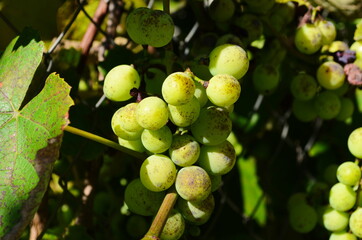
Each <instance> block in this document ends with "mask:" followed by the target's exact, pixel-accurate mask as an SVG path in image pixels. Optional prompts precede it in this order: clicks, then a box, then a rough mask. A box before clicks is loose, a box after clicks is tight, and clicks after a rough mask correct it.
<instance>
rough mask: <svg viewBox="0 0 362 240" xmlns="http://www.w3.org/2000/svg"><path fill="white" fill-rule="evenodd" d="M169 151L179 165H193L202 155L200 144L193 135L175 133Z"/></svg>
mask: <svg viewBox="0 0 362 240" xmlns="http://www.w3.org/2000/svg"><path fill="white" fill-rule="evenodd" d="M168 153H169V155H170V158H171V160H172V161H173V162H174V163H175V164H176V165H177V166H180V167H186V166H191V165H192V164H194V163H195V162H196V161H197V159H198V158H199V156H200V145H199V143H198V142H197V141H196V140H195V138H194V137H192V136H191V135H188V134H184V135H174V136H173V139H172V144H171V147H170V148H169V150H168Z"/></svg>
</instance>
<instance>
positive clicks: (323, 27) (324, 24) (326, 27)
mask: <svg viewBox="0 0 362 240" xmlns="http://www.w3.org/2000/svg"><path fill="white" fill-rule="evenodd" d="M316 26H317V28H318V29H319V31H320V32H321V34H322V45H328V44H330V43H332V42H333V41H334V39H335V38H336V35H337V31H336V27H335V26H334V24H333V22H331V21H327V20H319V21H317V22H316Z"/></svg>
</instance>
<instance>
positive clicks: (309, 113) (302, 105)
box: [292, 99, 317, 122]
mask: <svg viewBox="0 0 362 240" xmlns="http://www.w3.org/2000/svg"><path fill="white" fill-rule="evenodd" d="M292 112H293V115H294V116H295V117H296V118H297V119H298V120H299V121H301V122H311V121H313V120H315V119H316V118H317V111H316V109H315V107H314V101H313V99H311V100H308V101H302V100H298V99H294V100H293V103H292Z"/></svg>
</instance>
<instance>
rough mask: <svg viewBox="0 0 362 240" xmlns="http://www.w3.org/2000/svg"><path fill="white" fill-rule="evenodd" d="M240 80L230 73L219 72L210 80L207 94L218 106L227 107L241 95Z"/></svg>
mask: <svg viewBox="0 0 362 240" xmlns="http://www.w3.org/2000/svg"><path fill="white" fill-rule="evenodd" d="M240 92H241V86H240V83H239V81H238V80H237V79H236V78H234V77H233V76H231V75H229V74H217V75H215V76H214V77H212V78H211V79H210V80H209V83H208V86H207V88H206V94H207V97H208V98H209V100H210V101H211V102H212V103H213V104H215V105H216V106H220V107H226V106H230V105H232V104H234V103H235V102H236V101H237V100H238V99H239V96H240Z"/></svg>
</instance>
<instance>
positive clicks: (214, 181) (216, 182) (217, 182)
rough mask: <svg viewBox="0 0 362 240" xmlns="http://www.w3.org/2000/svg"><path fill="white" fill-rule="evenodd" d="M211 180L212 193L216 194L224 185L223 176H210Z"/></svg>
mask: <svg viewBox="0 0 362 240" xmlns="http://www.w3.org/2000/svg"><path fill="white" fill-rule="evenodd" d="M209 176H210V180H211V192H215V191H216V190H218V189H219V188H220V187H221V185H222V176H221V175H209Z"/></svg>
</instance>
